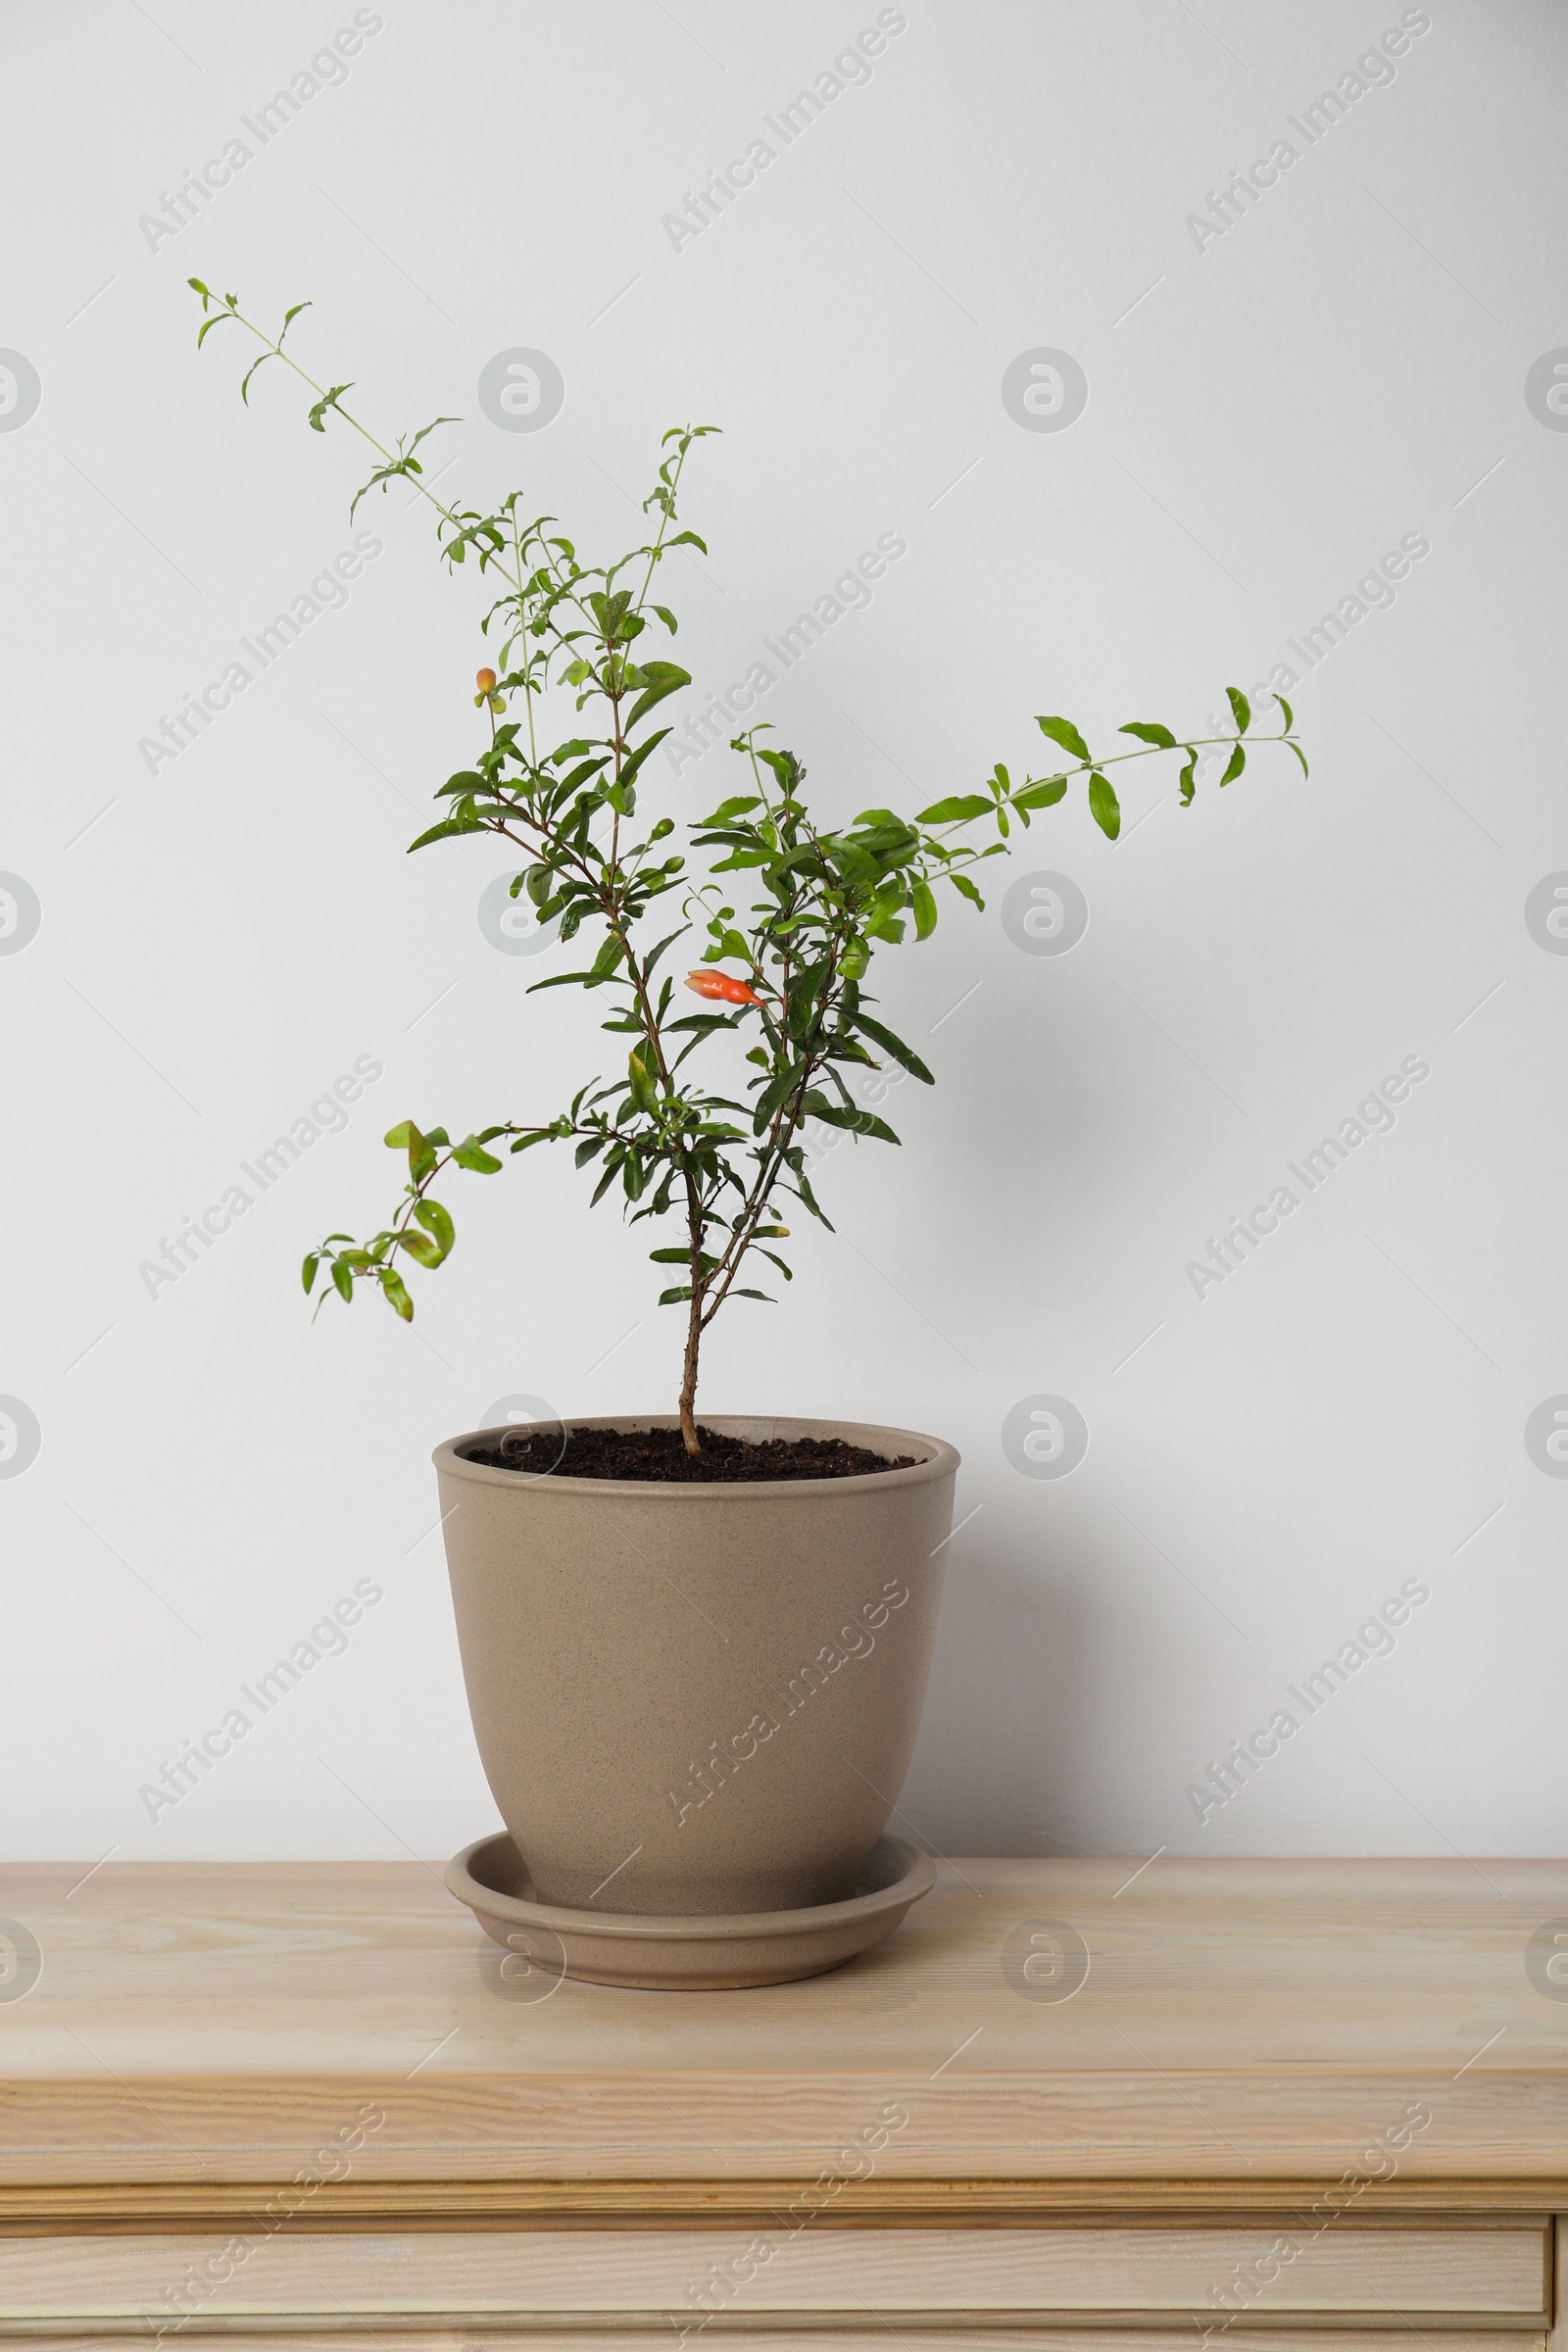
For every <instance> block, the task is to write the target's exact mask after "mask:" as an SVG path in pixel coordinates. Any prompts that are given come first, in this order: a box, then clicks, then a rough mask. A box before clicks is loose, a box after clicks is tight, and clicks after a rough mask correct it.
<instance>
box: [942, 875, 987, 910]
mask: <svg viewBox="0 0 1568 2352" xmlns="http://www.w3.org/2000/svg"><path fill="white" fill-rule="evenodd" d="M948 880H949V881H950V882H951V883H952V884H953V887H954V889H955V890H961V891H962V893H963V895H964V897H965V898H966V899H972V900H973V902H974V904H975V905H976V906H977V907H979V908H980V911H981V912H982V914H983V913H984V912H985V904H986V903H985V901H984V899H983V898H982V897H981V896H980V893H979V892H978V890H976V888H975V886H974V884H973V883H972V882H971V881H970V879H969V877H968V875H967V874H950V875H949V876H948Z"/></svg>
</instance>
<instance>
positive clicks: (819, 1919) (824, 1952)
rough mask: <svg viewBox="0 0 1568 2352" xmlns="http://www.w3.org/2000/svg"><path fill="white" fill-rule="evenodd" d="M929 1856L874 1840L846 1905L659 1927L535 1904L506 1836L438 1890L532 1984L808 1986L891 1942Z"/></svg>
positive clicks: (463, 1862)
mask: <svg viewBox="0 0 1568 2352" xmlns="http://www.w3.org/2000/svg"><path fill="white" fill-rule="evenodd" d="M936 1875H937V1874H936V1869H935V1866H934V1864H933V1863H932V1861H931V1859H930V1857H929V1856H928V1855H926V1854H922V1853H921V1852H920V1850H919V1848H918V1847H917V1846H913V1845H910V1844H908V1843H907V1840H906V1839H904V1838H878V1839H877V1841H876V1844H875V1845H874V1846H873V1847H872V1849H871V1852H870V1855H869V1857H868V1859H867V1861H866V1865H865V1868H864V1870H863V1871H862V1872H861V1874H860V1884H859V1887H858V1889H857V1891H856V1892H855V1893H854V1894H853V1895H851V1896H850V1897H849V1899H848V1900H847V1901H845V1902H841V1903H814V1904H809V1905H808V1906H807V1907H806V1908H805V1909H803V1910H799V1911H738V1912H726V1913H719V1914H717V1915H715V1916H712V1917H709V1918H700V1919H662V1918H656V1917H653V1916H651V1915H650V1916H645V1915H642V1914H639V1913H635V1912H626V1911H567V1910H563V1909H561V1908H560V1907H559V1906H558V1905H556V1904H554V1903H541V1902H538V1901H536V1900H535V1897H534V1892H533V1882H532V1881H531V1879H530V1878H529V1876H528V1869H527V1865H526V1863H525V1862H524V1861H523V1859H522V1857H521V1855H520V1854H519V1853H518V1851H517V1848H516V1846H515V1844H514V1843H513V1841H512V1839H511V1838H510V1837H509V1836H508V1835H507V1834H506V1832H505V1831H502V1832H500V1833H499V1834H498V1835H496V1836H494V1837H490V1838H477V1839H476V1840H475V1842H474V1843H473V1844H472V1845H466V1846H465V1847H464V1849H463V1851H462V1852H461V1853H460V1854H455V1855H454V1856H453V1858H452V1860H451V1861H450V1862H449V1863H448V1864H447V1871H446V1882H447V1885H448V1886H449V1887H451V1889H452V1891H453V1893H454V1894H455V1895H456V1896H457V1898H458V1900H459V1901H460V1902H462V1903H466V1904H467V1906H468V1908H469V1910H470V1911H471V1912H472V1913H473V1915H474V1917H475V1919H476V1920H477V1921H478V1922H479V1925H480V1926H481V1927H482V1928H483V1930H484V1932H485V1934H486V1935H487V1936H491V1937H493V1939H494V1940H495V1941H496V1942H497V1943H500V1944H506V1945H508V1946H509V1947H510V1948H511V1949H512V1950H513V1951H515V1952H517V1953H519V1954H521V1955H523V1956H524V1959H525V1962H526V1963H527V1964H528V1965H530V1966H531V1967H532V1968H533V1969H535V1970H536V1971H538V1972H539V1973H540V1974H541V1975H542V1976H545V1977H549V1976H551V1975H554V1976H556V1977H558V1978H559V1977H562V1976H566V1977H579V1978H581V1979H582V1980H583V1981H584V1982H585V1983H586V1984H589V1985H636V1986H640V1987H642V1988H644V1989H646V1990H662V1991H671V1992H706V1991H716V1990H720V1989H724V1988H729V1987H735V1986H740V1985H787V1984H790V1983H792V1982H793V1981H794V1980H795V1979H796V1978H797V1977H818V1976H821V1975H822V1974H823V1973H824V1972H825V1971H826V1970H828V1969H830V1968H838V1967H839V1966H840V1965H841V1964H842V1963H843V1962H844V1961H846V1960H850V1959H853V1958H854V1956H855V1954H856V1953H857V1952H863V1951H867V1950H868V1949H869V1948H870V1946H871V1945H872V1944H874V1943H880V1942H881V1941H882V1940H883V1938H884V1936H891V1935H892V1933H893V1931H894V1929H895V1928H896V1927H897V1926H898V1925H899V1923H900V1921H901V1920H902V1919H903V1917H904V1915H905V1913H906V1912H907V1910H908V1908H909V1905H910V1904H911V1903H913V1902H917V1901H918V1900H919V1898H920V1896H921V1895H922V1894H927V1893H929V1891H930V1889H931V1888H932V1887H934V1886H935V1884H936Z"/></svg>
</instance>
